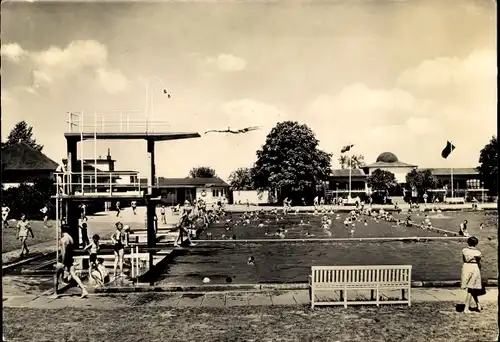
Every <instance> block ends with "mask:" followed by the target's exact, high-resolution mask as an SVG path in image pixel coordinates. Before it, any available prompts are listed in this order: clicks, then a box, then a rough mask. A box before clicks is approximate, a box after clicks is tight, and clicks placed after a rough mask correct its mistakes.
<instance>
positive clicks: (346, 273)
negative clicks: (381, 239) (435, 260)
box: [311, 265, 412, 284]
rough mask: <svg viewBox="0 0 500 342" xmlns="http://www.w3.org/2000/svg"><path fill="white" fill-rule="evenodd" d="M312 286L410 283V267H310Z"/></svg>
mask: <svg viewBox="0 0 500 342" xmlns="http://www.w3.org/2000/svg"><path fill="white" fill-rule="evenodd" d="M311 269H312V282H313V283H314V284H321V283H324V284H345V283H385V284H391V283H408V284H410V283H411V269H412V267H411V265H388V266H385V265H384V266H312V267H311Z"/></svg>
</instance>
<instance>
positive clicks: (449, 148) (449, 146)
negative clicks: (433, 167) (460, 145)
mask: <svg viewBox="0 0 500 342" xmlns="http://www.w3.org/2000/svg"><path fill="white" fill-rule="evenodd" d="M454 149H455V146H453V144H452V143H451V142H449V141H447V142H446V147H445V148H443V151H442V152H441V157H443V158H444V159H446V158H448V156H449V155H450V154H451V152H453V150H454Z"/></svg>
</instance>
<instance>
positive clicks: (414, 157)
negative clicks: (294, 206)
mask: <svg viewBox="0 0 500 342" xmlns="http://www.w3.org/2000/svg"><path fill="white" fill-rule="evenodd" d="M496 74H497V71H496V54H495V51H489V50H478V51H473V52H472V53H471V54H470V55H468V56H467V57H465V58H463V59H458V58H436V59H433V60H426V61H424V62H422V63H420V64H419V65H417V66H415V67H414V68H410V69H407V70H405V71H404V72H403V73H401V75H400V76H399V77H398V79H397V81H396V82H395V87H394V88H392V89H380V88H371V87H369V86H367V85H365V84H351V85H348V86H346V87H344V88H343V90H342V91H340V92H339V93H335V94H323V95H320V96H318V97H317V98H316V99H315V100H314V101H313V102H312V103H310V104H309V106H307V108H306V110H305V117H306V121H307V122H308V123H309V124H310V125H311V126H312V128H313V129H314V130H315V131H317V134H318V138H319V139H320V141H321V145H322V146H323V148H325V149H327V150H329V151H331V152H334V153H335V154H338V153H339V152H338V149H339V146H341V145H343V144H346V143H349V142H352V143H354V144H356V152H357V153H363V154H365V156H366V159H368V161H371V160H372V159H373V160H374V159H375V158H376V156H377V155H378V154H379V153H380V152H382V151H393V152H395V153H396V154H397V155H398V156H399V157H400V159H401V160H403V161H405V160H406V161H407V162H410V163H420V162H423V163H425V164H426V165H422V166H428V167H429V166H436V167H438V166H445V165H444V164H445V162H444V161H443V160H442V159H441V158H440V156H439V153H438V152H439V150H440V148H442V146H441V145H443V144H444V143H445V142H446V140H453V142H454V143H455V145H457V150H456V152H455V153H454V160H453V163H454V164H455V165H456V166H457V167H459V166H469V167H470V166H475V165H476V163H477V159H478V153H479V150H480V149H481V148H482V147H483V146H484V144H485V143H486V142H487V141H486V140H487V138H485V137H489V136H491V135H492V134H494V133H495V127H496ZM443 146H444V145H443ZM398 152H399V154H398ZM403 153H406V155H403ZM447 165H449V163H448V164H447Z"/></svg>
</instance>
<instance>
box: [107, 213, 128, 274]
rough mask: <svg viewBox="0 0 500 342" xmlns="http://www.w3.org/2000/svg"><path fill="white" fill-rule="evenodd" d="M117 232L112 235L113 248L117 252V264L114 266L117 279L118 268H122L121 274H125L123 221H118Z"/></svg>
mask: <svg viewBox="0 0 500 342" xmlns="http://www.w3.org/2000/svg"><path fill="white" fill-rule="evenodd" d="M115 226H116V232H114V233H113V235H111V241H113V250H114V252H115V266H114V269H113V271H114V276H115V279H116V269H117V268H119V269H120V276H122V275H123V256H124V254H125V244H126V242H125V238H126V236H125V233H124V232H123V224H122V223H121V222H116V224H115Z"/></svg>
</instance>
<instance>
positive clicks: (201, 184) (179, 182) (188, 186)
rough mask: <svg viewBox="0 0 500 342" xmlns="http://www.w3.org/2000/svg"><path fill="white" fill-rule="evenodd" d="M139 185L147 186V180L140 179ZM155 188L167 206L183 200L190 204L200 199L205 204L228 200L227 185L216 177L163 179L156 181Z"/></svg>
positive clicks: (180, 202)
mask: <svg viewBox="0 0 500 342" xmlns="http://www.w3.org/2000/svg"><path fill="white" fill-rule="evenodd" d="M140 183H141V185H144V186H146V185H147V179H144V178H143V179H140ZM155 188H157V189H159V193H160V195H161V197H162V199H163V201H164V202H165V203H167V204H168V205H177V204H183V203H184V201H185V200H188V201H190V202H191V203H192V202H193V201H194V200H199V199H202V200H203V201H205V202H206V203H207V204H213V203H217V201H218V200H219V199H220V198H222V197H226V199H229V198H228V197H229V195H230V193H229V184H227V183H226V182H224V181H223V180H222V179H220V178H218V177H212V178H164V177H158V178H157V179H156V186H155Z"/></svg>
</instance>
